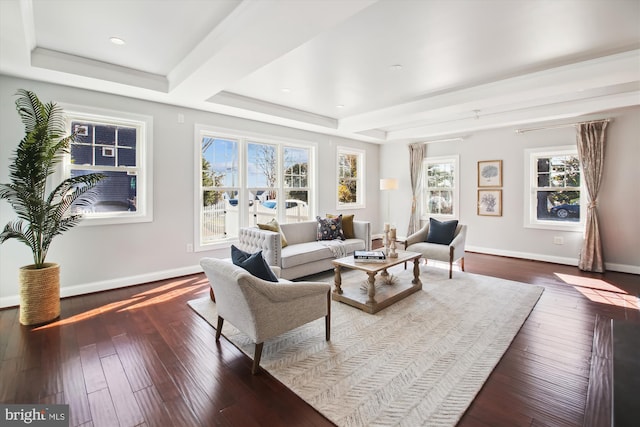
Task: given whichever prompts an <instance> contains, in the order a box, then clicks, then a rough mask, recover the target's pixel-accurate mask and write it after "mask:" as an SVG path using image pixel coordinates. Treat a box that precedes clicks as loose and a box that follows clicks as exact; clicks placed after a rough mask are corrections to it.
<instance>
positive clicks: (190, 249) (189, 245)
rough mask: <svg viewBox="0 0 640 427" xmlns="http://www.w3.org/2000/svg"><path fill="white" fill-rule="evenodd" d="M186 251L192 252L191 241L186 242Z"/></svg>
mask: <svg viewBox="0 0 640 427" xmlns="http://www.w3.org/2000/svg"><path fill="white" fill-rule="evenodd" d="M187 252H189V253H191V252H193V245H192V244H191V243H187Z"/></svg>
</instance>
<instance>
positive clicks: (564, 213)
mask: <svg viewBox="0 0 640 427" xmlns="http://www.w3.org/2000/svg"><path fill="white" fill-rule="evenodd" d="M525 168H526V170H527V171H528V176H529V178H528V179H527V180H526V183H527V184H526V185H528V187H527V189H526V193H527V194H529V197H526V198H525V199H526V201H525V203H526V205H527V206H526V212H528V215H527V218H526V220H525V226H528V227H536V228H552V229H577V230H582V226H583V223H584V220H583V216H584V215H581V210H582V209H581V207H582V206H581V205H582V204H583V202H584V200H583V199H584V198H583V197H581V194H582V179H581V178H582V177H581V169H580V161H579V159H578V152H577V149H576V147H574V146H567V147H552V148H544V149H532V150H527V151H526V154H525ZM582 212H584V210H582Z"/></svg>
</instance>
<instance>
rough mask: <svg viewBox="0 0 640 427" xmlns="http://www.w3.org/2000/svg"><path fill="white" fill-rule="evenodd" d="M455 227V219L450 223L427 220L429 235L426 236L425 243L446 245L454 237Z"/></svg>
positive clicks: (456, 221) (456, 224) (432, 219)
mask: <svg viewBox="0 0 640 427" xmlns="http://www.w3.org/2000/svg"><path fill="white" fill-rule="evenodd" d="M457 226H458V220H457V219H454V220H451V221H438V220H437V219H435V218H429V234H428V235H427V240H426V241H427V243H438V244H440V245H448V244H449V243H451V241H452V240H453V237H454V236H455V233H456V227H457Z"/></svg>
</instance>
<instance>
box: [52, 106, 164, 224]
mask: <svg viewBox="0 0 640 427" xmlns="http://www.w3.org/2000/svg"><path fill="white" fill-rule="evenodd" d="M90 110H91V111H90ZM65 112H66V118H67V128H68V129H69V132H70V133H71V132H76V134H77V138H76V141H75V142H74V143H72V144H71V146H70V150H69V154H68V155H67V156H66V161H65V164H64V175H65V177H74V176H80V175H86V174H89V173H96V172H97V173H101V174H103V175H105V178H104V179H103V180H102V181H100V182H99V183H98V185H97V186H96V187H95V188H94V191H95V196H94V197H93V201H92V203H91V204H89V205H76V206H75V207H74V209H75V211H76V212H82V213H83V214H84V216H85V218H86V219H87V221H83V223H86V224H112V223H128V222H146V221H151V220H152V219H153V218H152V211H151V207H152V203H151V194H152V192H151V189H150V186H151V149H150V143H149V142H148V141H150V134H151V129H152V119H151V118H150V117H147V116H138V115H131V114H122V113H119V112H110V111H104V110H96V109H88V108H83V107H75V108H66V109H65Z"/></svg>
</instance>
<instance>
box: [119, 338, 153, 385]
mask: <svg viewBox="0 0 640 427" xmlns="http://www.w3.org/2000/svg"><path fill="white" fill-rule="evenodd" d="M112 341H113V344H114V346H115V348H116V352H117V353H118V357H119V359H120V363H122V367H123V368H124V372H125V374H126V375H127V378H128V379H129V384H131V389H132V390H133V391H134V392H135V391H138V390H142V389H143V388H147V387H149V386H150V385H151V384H152V381H151V378H150V377H149V373H148V372H147V370H146V369H145V364H144V359H143V358H142V357H140V356H139V355H140V354H141V350H140V349H139V348H138V339H137V338H134V339H131V338H130V337H129V336H128V335H127V334H126V333H124V334H121V335H118V336H115V337H113V338H112Z"/></svg>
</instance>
